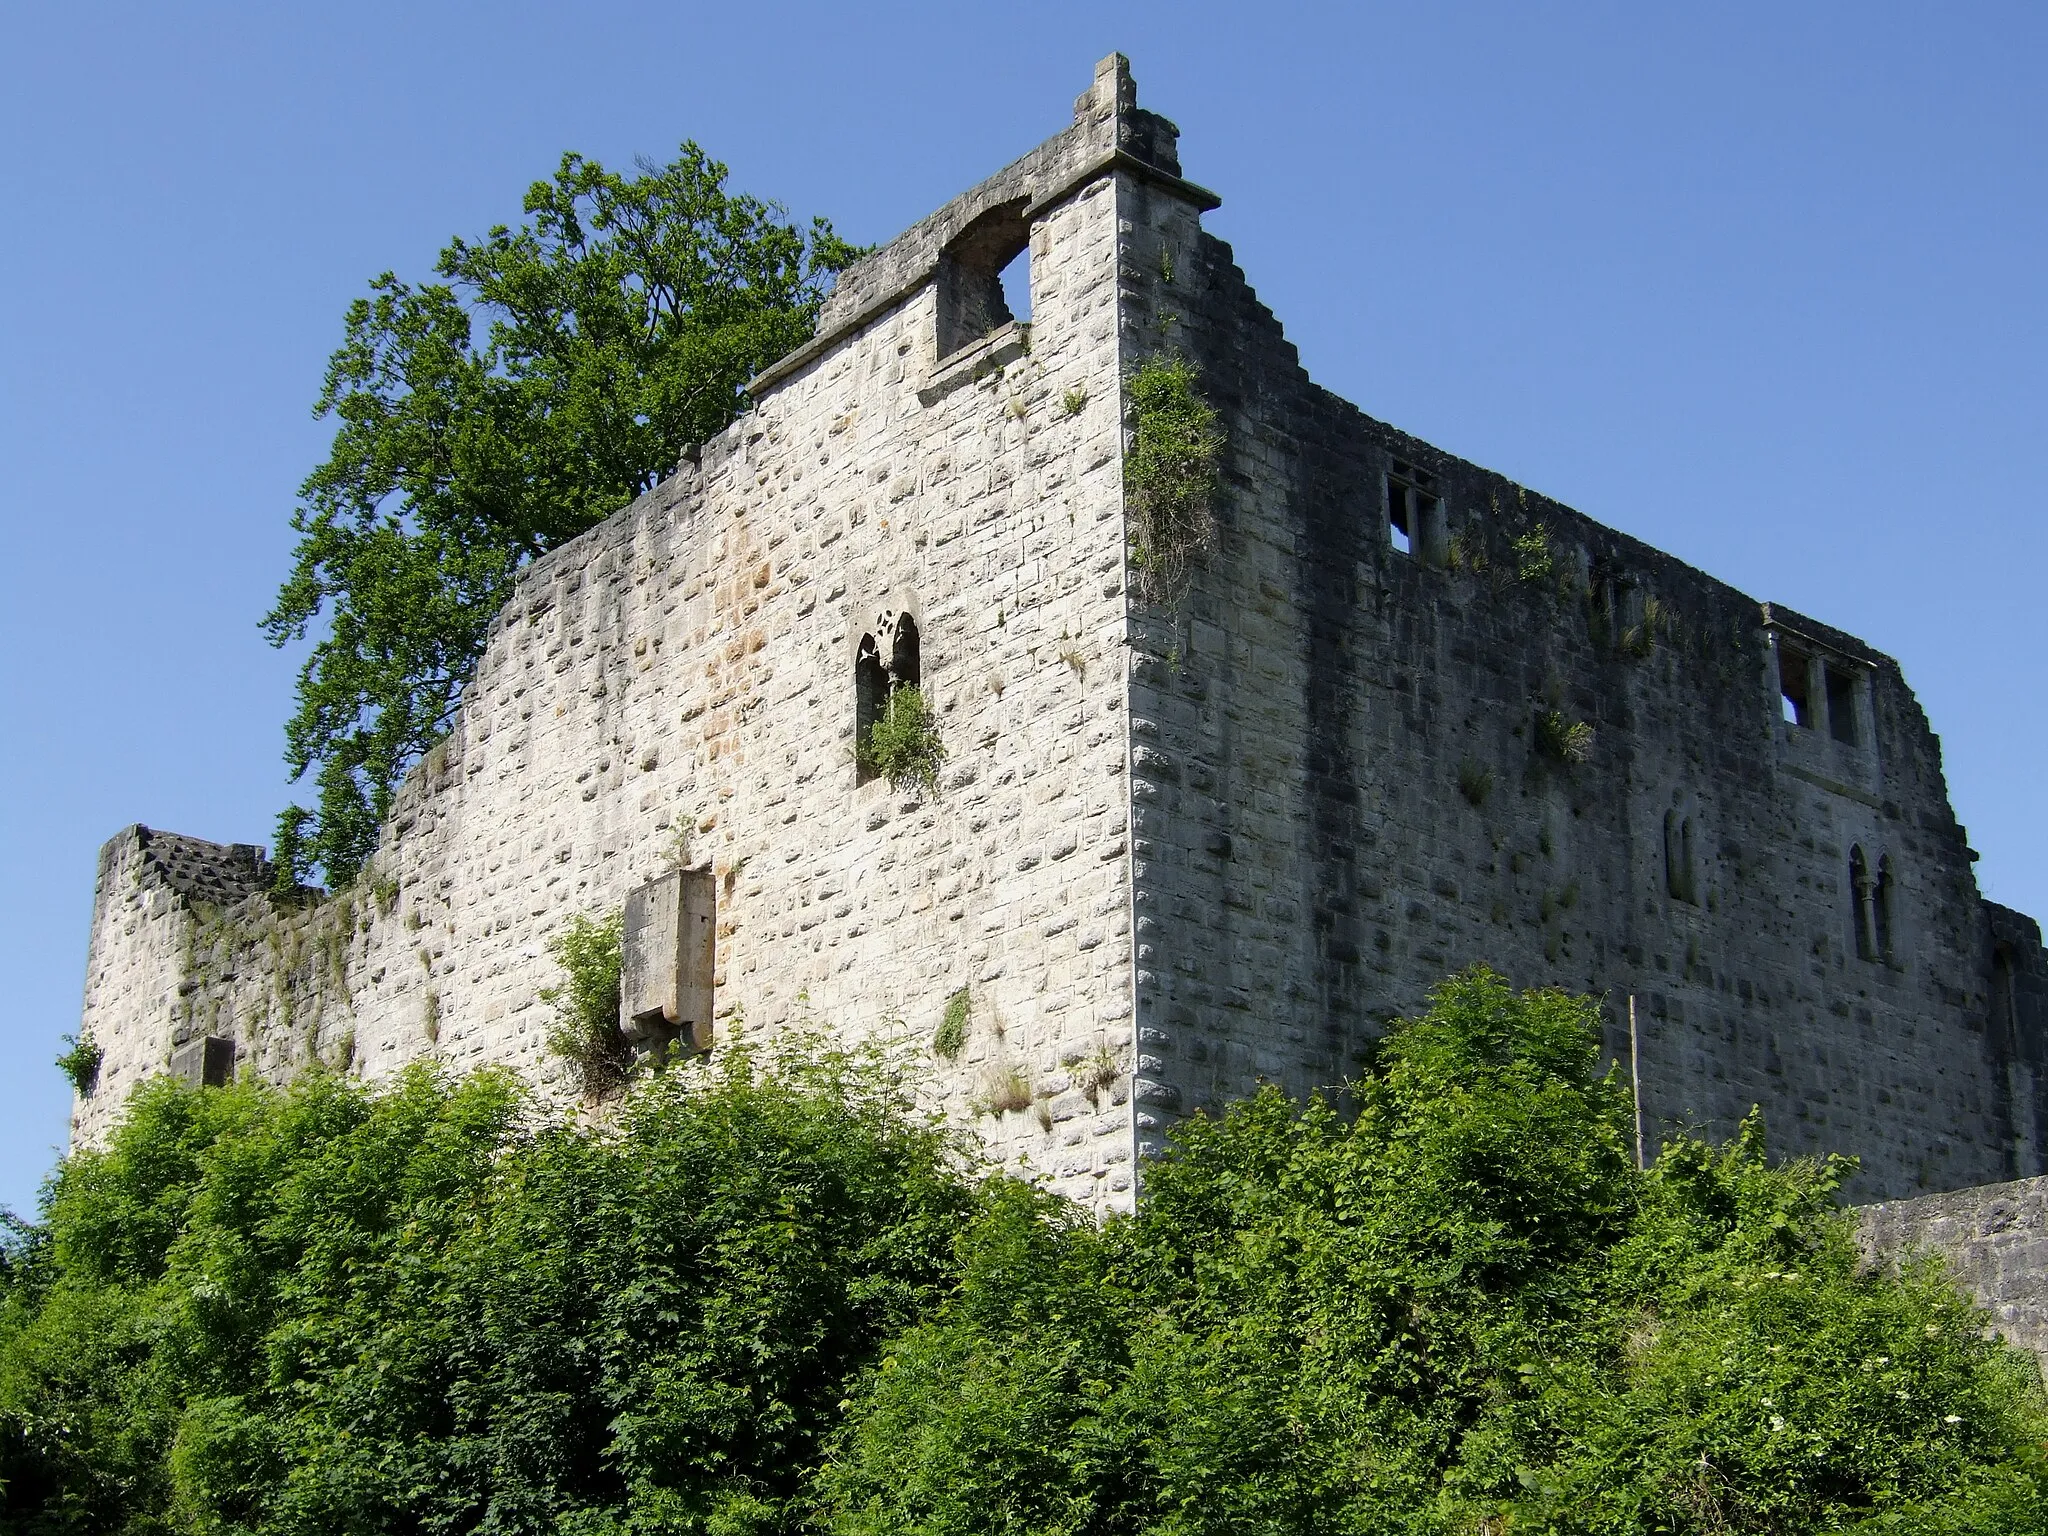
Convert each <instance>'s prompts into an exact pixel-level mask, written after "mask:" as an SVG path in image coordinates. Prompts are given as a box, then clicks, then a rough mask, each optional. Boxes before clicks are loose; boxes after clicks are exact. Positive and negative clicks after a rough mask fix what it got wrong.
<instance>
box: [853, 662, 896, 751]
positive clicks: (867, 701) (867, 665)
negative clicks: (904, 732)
mask: <svg viewBox="0 0 2048 1536" xmlns="http://www.w3.org/2000/svg"><path fill="white" fill-rule="evenodd" d="M888 703H889V673H888V669H887V668H885V667H884V666H883V665H882V652H881V648H880V647H879V646H877V645H876V644H875V637H874V636H873V635H862V636H861V637H860V649H859V650H858V651H857V652H856V653H855V654H854V658H853V760H854V771H853V781H854V783H856V784H865V783H867V781H868V780H869V779H872V778H874V777H875V765H874V763H873V761H872V760H871V759H870V758H869V757H868V751H867V744H868V734H869V733H870V732H871V731H873V730H874V728H875V722H876V721H877V720H879V719H881V718H882V711H883V710H884V709H885V708H887V706H888Z"/></svg>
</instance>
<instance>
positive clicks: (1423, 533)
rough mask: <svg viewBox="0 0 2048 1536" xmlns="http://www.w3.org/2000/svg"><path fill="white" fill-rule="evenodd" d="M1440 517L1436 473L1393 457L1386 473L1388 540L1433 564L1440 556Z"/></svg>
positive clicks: (1397, 550)
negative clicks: (1392, 461)
mask: <svg viewBox="0 0 2048 1536" xmlns="http://www.w3.org/2000/svg"><path fill="white" fill-rule="evenodd" d="M1443 520H1444V519H1443V503H1442V502H1441V501H1440V500H1438V499H1437V495H1436V478H1435V476H1433V475H1431V474H1429V473H1428V472H1427V471H1425V470H1420V469H1417V468H1416V467H1415V466H1414V465H1412V464H1403V463H1402V462H1401V461H1400V460H1399V459H1396V460H1395V461H1394V468H1393V473H1391V474H1389V475H1388V476H1387V542H1388V543H1389V544H1391V545H1392V546H1393V547H1394V549H1395V551H1396V552H1397V553H1399V554H1403V555H1412V556H1414V557H1415V558H1416V559H1418V560H1424V561H1428V562H1429V563H1431V564H1436V563H1438V562H1440V561H1441V560H1442V558H1443V550H1442V548H1441V547H1440V546H1442V545H1443V543H1444V542H1445V541H1444V537H1443V533H1444V530H1443Z"/></svg>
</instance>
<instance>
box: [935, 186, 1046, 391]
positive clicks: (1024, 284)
mask: <svg viewBox="0 0 2048 1536" xmlns="http://www.w3.org/2000/svg"><path fill="white" fill-rule="evenodd" d="M1025 207H1026V200H1025V199H1024V198H1017V199H1015V200H1014V201H1012V202H1007V203H1002V204H999V205H998V206H996V207H994V208H991V209H989V210H988V212H986V213H984V214H982V215H981V217H979V218H978V219H976V220H975V221H974V222H973V223H971V224H969V225H968V226H967V227H966V228H965V229H963V230H962V231H961V232H960V233H959V235H958V236H957V237H955V239H954V240H953V243H952V244H951V245H948V246H947V247H946V249H945V250H944V251H943V252H942V253H941V254H940V256H939V267H938V311H939V312H938V332H939V333H938V354H939V356H940V357H941V358H942V359H943V358H947V357H951V356H952V355H953V354H954V353H955V352H958V351H959V350H960V349H961V348H962V347H967V346H972V345H973V344H974V343H975V342H977V341H980V340H981V339H982V337H984V336H987V335H989V334H990V333H991V332H994V331H997V330H1000V329H1001V328H1002V327H1004V326H1006V325H1008V324H1009V323H1010V322H1011V321H1012V320H1014V319H1016V318H1017V315H1016V312H1015V310H1014V308H1013V306H1012V304H1011V302H1010V299H1009V298H1007V297H1005V288H1006V287H1008V288H1010V291H1011V292H1012V293H1013V294H1014V293H1017V292H1019V291H1021V293H1022V296H1023V301H1024V312H1025V314H1027V315H1028V314H1029V313H1030V307H1031V294H1030V288H1031V277H1030V262H1031V251H1030V246H1031V224H1030V222H1029V221H1028V220H1027V219H1026V218H1025V217H1024V209H1025ZM1012 268H1017V269H1019V270H1018V277H1017V280H1016V283H1015V285H1014V286H1012V285H1010V284H1009V283H1008V282H1007V281H1006V279H1007V278H1008V276H1009V274H1010V271H1011V269H1012Z"/></svg>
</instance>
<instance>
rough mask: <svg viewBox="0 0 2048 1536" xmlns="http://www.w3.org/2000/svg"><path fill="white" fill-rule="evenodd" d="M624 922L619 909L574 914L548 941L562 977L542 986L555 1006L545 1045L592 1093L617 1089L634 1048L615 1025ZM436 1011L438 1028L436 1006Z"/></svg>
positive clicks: (546, 999)
mask: <svg viewBox="0 0 2048 1536" xmlns="http://www.w3.org/2000/svg"><path fill="white" fill-rule="evenodd" d="M625 922H626V915H625V913H623V912H614V913H612V915H611V916H609V917H606V918H602V919H592V918H588V917H585V916H584V915H583V914H582V913H580V912H579V913H577V914H576V915H575V916H573V917H571V918H570V919H569V922H568V925H567V926H566V927H564V928H563V930H562V931H561V932H560V933H558V934H556V935H555V936H554V937H553V938H552V939H550V940H548V953H549V954H551V955H553V956H554V957H555V963H556V964H558V965H559V966H561V968H562V973H563V976H564V981H563V984H562V985H561V986H559V987H544V988H542V990H541V994H540V996H541V1001H542V1002H545V1003H552V1004H553V1005H554V1009H555V1022H554V1024H553V1025H552V1026H551V1027H550V1028H549V1030H548V1032H547V1040H546V1044H547V1048H548V1050H549V1051H550V1052H551V1053H553V1054H554V1055H556V1056H559V1057H561V1058H562V1060H564V1061H566V1062H568V1063H569V1068H570V1070H571V1071H572V1072H573V1073H574V1074H575V1076H576V1085H577V1086H578V1087H579V1088H581V1089H582V1090H583V1091H584V1092H585V1093H586V1094H590V1095H593V1096H596V1097H602V1096H604V1095H606V1094H612V1093H617V1092H618V1091H619V1090H620V1089H621V1088H623V1087H625V1085H626V1079H627V1078H628V1077H630V1076H631V1075H632V1071H633V1049H632V1047H631V1046H629V1045H628V1044H627V1043H626V1036H625V1033H624V1032H623V1031H622V1030H621V1029H620V1028H619V971H620V967H621V964H622V962H623V951H622V948H621V945H622V943H623V938H624V933H625ZM435 1012H436V1015H437V1017H436V1024H437V1031H438V1022H439V1020H438V1014H439V1006H438V1004H437V1005H436V1009H435Z"/></svg>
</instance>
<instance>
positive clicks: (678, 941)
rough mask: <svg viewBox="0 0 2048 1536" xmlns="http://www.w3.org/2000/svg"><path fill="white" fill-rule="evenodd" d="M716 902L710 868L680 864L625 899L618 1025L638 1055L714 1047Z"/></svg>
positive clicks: (716, 968)
mask: <svg viewBox="0 0 2048 1536" xmlns="http://www.w3.org/2000/svg"><path fill="white" fill-rule="evenodd" d="M717 921H718V905H717V894H716V890H715V888H714V881H713V878H712V873H711V871H710V870H709V869H677V870H671V871H670V872H669V873H667V874H665V875H660V876H657V877H656V878H655V879H652V880H650V881H648V882H647V883H646V884H645V885H642V886H638V887H636V888H635V889H634V890H632V891H631V892H629V893H628V894H627V896H626V920H625V925H624V932H623V934H622V936H621V943H620V967H619V1029H620V1031H621V1032H622V1033H623V1034H624V1035H625V1037H626V1039H627V1040H628V1041H629V1042H631V1044H632V1045H633V1047H634V1049H635V1050H636V1051H638V1052H643V1053H648V1054H652V1055H657V1056H666V1054H667V1052H668V1048H669V1047H670V1046H671V1045H679V1046H680V1047H681V1048H682V1049H684V1050H686V1051H708V1050H710V1049H711V1043H712V1028H711V1021H712V1018H713V1016H714V1013H715V1010H716V1008H717V990H718V989H717V987H716V985H715V984H714V980H713V978H714V977H715V976H716V975H717V971H718V940H717V928H716V924H717Z"/></svg>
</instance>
